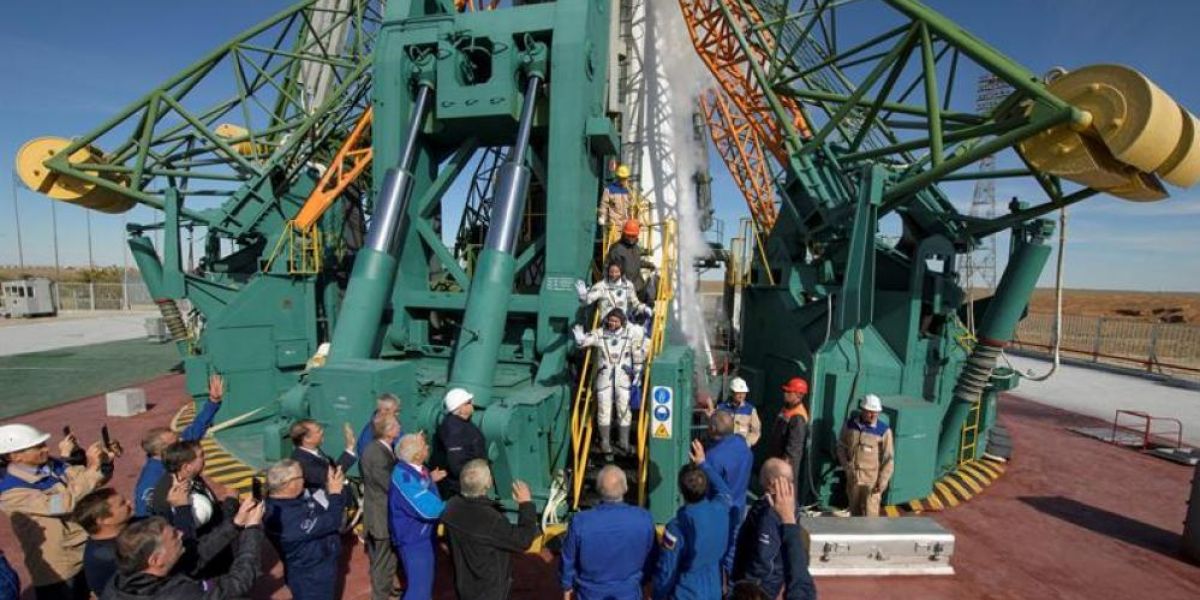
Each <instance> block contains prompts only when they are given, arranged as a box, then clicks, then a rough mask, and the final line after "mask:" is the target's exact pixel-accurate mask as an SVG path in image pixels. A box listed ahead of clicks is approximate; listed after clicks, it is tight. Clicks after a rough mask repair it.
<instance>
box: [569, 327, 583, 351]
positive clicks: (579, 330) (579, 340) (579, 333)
mask: <svg viewBox="0 0 1200 600" xmlns="http://www.w3.org/2000/svg"><path fill="white" fill-rule="evenodd" d="M571 335H572V336H575V345H577V346H582V345H583V338H584V335H583V325H576V326H574V327H572V328H571Z"/></svg>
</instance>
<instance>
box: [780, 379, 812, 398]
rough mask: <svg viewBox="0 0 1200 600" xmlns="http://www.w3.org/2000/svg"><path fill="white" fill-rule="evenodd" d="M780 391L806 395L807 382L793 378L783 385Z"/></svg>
mask: <svg viewBox="0 0 1200 600" xmlns="http://www.w3.org/2000/svg"><path fill="white" fill-rule="evenodd" d="M782 389H783V391H785V392H792V393H794V394H807V393H808V382H807V381H805V380H804V378H803V377H793V378H791V379H789V380H788V382H787V383H785V384H783V387H782Z"/></svg>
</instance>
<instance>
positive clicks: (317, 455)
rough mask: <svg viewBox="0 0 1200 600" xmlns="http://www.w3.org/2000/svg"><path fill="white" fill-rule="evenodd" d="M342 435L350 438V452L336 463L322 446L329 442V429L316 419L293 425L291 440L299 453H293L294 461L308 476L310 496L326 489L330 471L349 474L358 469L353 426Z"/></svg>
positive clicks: (347, 451)
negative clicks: (327, 436)
mask: <svg viewBox="0 0 1200 600" xmlns="http://www.w3.org/2000/svg"><path fill="white" fill-rule="evenodd" d="M342 433H343V434H344V435H345V436H346V450H345V452H342V455H341V456H339V457H338V459H337V461H336V462H335V461H334V460H333V459H332V458H330V457H329V455H328V454H325V452H324V451H323V450H321V443H322V442H324V441H325V428H324V427H322V426H321V424H320V423H318V422H316V421H314V420H312V419H301V420H299V421H296V423H295V424H293V425H292V428H291V429H290V430H289V431H288V437H290V438H292V444H293V445H294V446H295V447H296V449H295V450H293V451H292V457H291V458H292V460H294V461H296V462H298V463H300V469H301V470H302V471H303V472H304V489H306V490H309V491H310V492H315V491H317V490H323V489H325V484H326V479H327V478H328V477H329V468H330V467H340V468H341V469H342V472H343V473H345V472H346V471H348V470H350V467H352V466H354V463H355V461H357V460H358V456H356V455H355V453H354V443H355V441H356V440H355V437H354V430H353V429H351V428H350V425H349V424H344V425H343V426H342Z"/></svg>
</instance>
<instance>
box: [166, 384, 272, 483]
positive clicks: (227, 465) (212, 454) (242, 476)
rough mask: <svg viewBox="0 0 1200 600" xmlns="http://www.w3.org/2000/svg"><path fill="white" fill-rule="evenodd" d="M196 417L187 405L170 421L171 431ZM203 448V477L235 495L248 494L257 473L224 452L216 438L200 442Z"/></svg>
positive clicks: (209, 436) (208, 437)
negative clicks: (251, 481)
mask: <svg viewBox="0 0 1200 600" xmlns="http://www.w3.org/2000/svg"><path fill="white" fill-rule="evenodd" d="M195 417H196V409H195V406H193V405H192V404H191V403H188V404H187V405H185V406H184V407H183V408H181V409H179V412H177V413H175V418H174V419H172V421H171V429H174V430H175V431H181V430H183V429H184V428H185V427H187V426H188V425H189V424H191V422H192V419H194V418H195ZM200 446H202V447H203V448H204V476H205V477H207V478H209V479H210V480H212V481H215V482H217V483H219V484H221V485H223V486H225V487H227V488H229V489H230V490H232V491H233V492H234V493H236V494H237V495H238V496H241V495H243V494H248V493H250V480H251V479H252V478H253V477H254V476H255V475H258V474H259V472H258V471H256V470H255V469H253V468H252V467H250V466H249V465H246V464H245V463H243V462H242V461H240V460H238V459H237V457H235V456H234V455H232V454H230V453H228V452H226V451H225V449H224V448H222V447H221V444H219V443H217V440H216V438H214V437H213V436H211V435H206V436H204V438H203V439H201V440H200Z"/></svg>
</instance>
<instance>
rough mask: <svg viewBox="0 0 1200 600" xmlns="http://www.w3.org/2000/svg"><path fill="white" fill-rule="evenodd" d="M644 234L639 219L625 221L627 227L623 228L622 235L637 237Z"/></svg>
mask: <svg viewBox="0 0 1200 600" xmlns="http://www.w3.org/2000/svg"><path fill="white" fill-rule="evenodd" d="M641 232H642V224H641V223H638V220H637V219H629V220H628V221H625V227H623V228H621V233H623V234H625V235H637V234H639V233H641Z"/></svg>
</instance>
